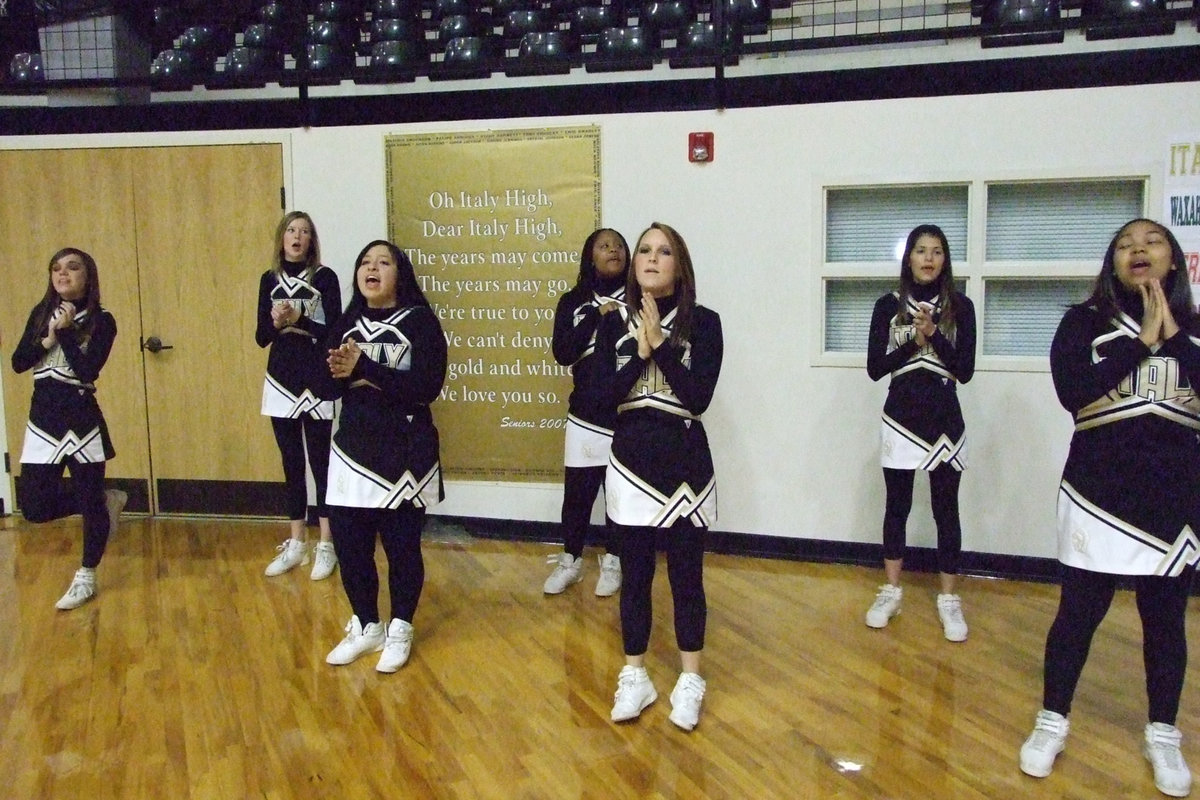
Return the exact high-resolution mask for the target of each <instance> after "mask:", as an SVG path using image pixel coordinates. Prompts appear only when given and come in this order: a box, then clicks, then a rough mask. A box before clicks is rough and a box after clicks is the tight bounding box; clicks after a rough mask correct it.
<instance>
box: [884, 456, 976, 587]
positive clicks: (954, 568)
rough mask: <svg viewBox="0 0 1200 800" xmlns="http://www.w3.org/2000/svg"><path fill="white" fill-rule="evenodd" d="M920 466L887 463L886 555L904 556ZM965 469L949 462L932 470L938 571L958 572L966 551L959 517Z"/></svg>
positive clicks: (953, 573) (931, 492)
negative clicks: (909, 516) (891, 467)
mask: <svg viewBox="0 0 1200 800" xmlns="http://www.w3.org/2000/svg"><path fill="white" fill-rule="evenodd" d="M915 472H916V470H911V469H888V468H887V467H884V470H883V482H884V484H885V485H886V486H887V503H886V506H885V508H884V512H883V557H884V558H886V559H888V560H896V559H901V558H904V549H905V539H906V533H905V526H906V525H907V523H908V512H909V511H911V510H912V497H913V476H914V474H915ZM961 480H962V473H961V472H959V471H958V470H956V469H955V468H954V467H948V466H946V465H945V464H943V465H941V466H940V467H938V468H937V469H935V470H933V471H932V472H930V473H929V499H930V503H931V504H932V506H933V521H934V523H935V524H936V525H937V561H938V572H944V573H946V574H947V575H957V574H958V557H959V555H960V554H961V553H962V525H961V523H960V522H959V519H958V484H959V482H960V481H961Z"/></svg>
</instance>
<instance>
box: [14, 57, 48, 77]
mask: <svg viewBox="0 0 1200 800" xmlns="http://www.w3.org/2000/svg"><path fill="white" fill-rule="evenodd" d="M8 77H10V78H12V79H13V80H14V81H16V82H18V83H33V82H35V81H40V80H44V79H45V74H44V73H43V72H42V54H41V53H16V54H15V55H13V57H12V58H11V59H9V62H8Z"/></svg>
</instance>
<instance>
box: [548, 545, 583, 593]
mask: <svg viewBox="0 0 1200 800" xmlns="http://www.w3.org/2000/svg"><path fill="white" fill-rule="evenodd" d="M546 563H547V564H556V565H557V566H556V567H555V568H554V571H553V572H551V573H550V577H549V578H546V583H545V584H543V586H542V591H543V592H545V593H546V594H562V593H563V592H564V591H566V589H567V587H568V586H573V585H575V584H576V583H579V582H580V581H581V580H583V559H582V558H575V556H573V555H571V554H570V553H559V554H558V555H556V556H550V557H549V558H547V559H546Z"/></svg>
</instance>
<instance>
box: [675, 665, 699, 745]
mask: <svg viewBox="0 0 1200 800" xmlns="http://www.w3.org/2000/svg"><path fill="white" fill-rule="evenodd" d="M705 686H707V684H706V683H705V682H704V678H701V677H700V676H699V675H697V674H696V673H694V672H681V673H680V674H679V681H678V682H677V683H676V684H675V688H674V689H672V690H671V722H674V723H675V724H676V725H677V726H678V727H680V728H683V729H684V730H685V731H690V730H691V729H692V728H695V727H696V723H697V722H699V721H700V703H701V702H702V701H703V700H704V687H705Z"/></svg>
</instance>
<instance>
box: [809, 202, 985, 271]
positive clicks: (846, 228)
mask: <svg viewBox="0 0 1200 800" xmlns="http://www.w3.org/2000/svg"><path fill="white" fill-rule="evenodd" d="M925 223H932V224H934V225H937V226H938V227H940V228H941V229H942V230H943V231H944V232H945V234H946V238H947V239H948V240H949V242H950V252H951V254H952V256H953V257H954V258H955V259H959V260H961V259H962V258H963V257H964V255H965V253H966V251H967V186H966V185H965V184H936V185H931V186H876V187H854V188H848V189H828V190H827V191H826V193H825V261H826V262H837V261H889V262H892V263H894V264H897V265H899V263H900V256H901V255H903V252H902V251H903V248H904V240H905V238H906V237H907V236H908V234H909V232H910V231H911V230H912V229H913V228H915V227H917V226H918V225H923V224H925Z"/></svg>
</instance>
